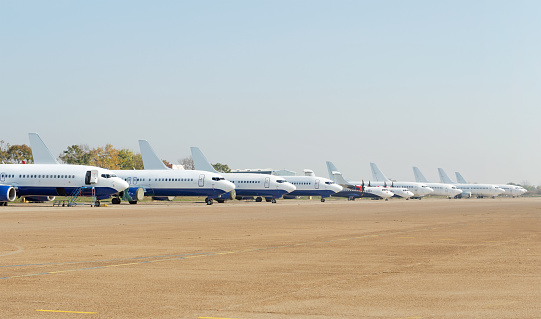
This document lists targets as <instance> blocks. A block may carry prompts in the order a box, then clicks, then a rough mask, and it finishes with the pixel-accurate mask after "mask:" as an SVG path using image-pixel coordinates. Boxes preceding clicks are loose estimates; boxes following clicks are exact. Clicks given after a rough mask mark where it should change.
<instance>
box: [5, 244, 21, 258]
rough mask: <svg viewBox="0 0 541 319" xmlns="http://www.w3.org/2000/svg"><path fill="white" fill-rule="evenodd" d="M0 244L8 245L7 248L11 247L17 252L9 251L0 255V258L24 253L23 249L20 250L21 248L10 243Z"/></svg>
mask: <svg viewBox="0 0 541 319" xmlns="http://www.w3.org/2000/svg"><path fill="white" fill-rule="evenodd" d="M2 244H4V245H8V246H13V247H15V248H17V250H14V251H10V252H9V253H5V254H2V255H0V257H4V256H9V255H15V254H18V253H22V252H23V251H24V248H22V247H21V246H18V245H15V244H10V243H2Z"/></svg>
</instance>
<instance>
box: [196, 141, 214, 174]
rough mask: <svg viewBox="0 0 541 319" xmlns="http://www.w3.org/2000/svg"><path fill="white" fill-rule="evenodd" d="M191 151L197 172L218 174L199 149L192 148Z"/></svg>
mask: <svg viewBox="0 0 541 319" xmlns="http://www.w3.org/2000/svg"><path fill="white" fill-rule="evenodd" d="M190 150H191V151H192V159H193V164H194V166H195V169H196V170H199V171H207V172H213V173H218V172H217V171H216V170H215V169H214V167H212V165H211V164H210V162H209V161H208V159H207V158H206V157H205V154H203V152H201V150H200V149H199V148H198V147H190Z"/></svg>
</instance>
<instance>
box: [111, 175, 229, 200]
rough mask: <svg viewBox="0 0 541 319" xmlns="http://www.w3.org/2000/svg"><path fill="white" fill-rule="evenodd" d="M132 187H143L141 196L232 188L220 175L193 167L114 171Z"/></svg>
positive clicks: (203, 193)
mask: <svg viewBox="0 0 541 319" xmlns="http://www.w3.org/2000/svg"><path fill="white" fill-rule="evenodd" d="M113 172H114V173H115V174H116V175H118V176H119V177H120V178H122V179H124V180H125V181H126V182H127V183H128V184H129V185H130V186H129V187H130V189H132V188H143V190H144V191H145V196H156V197H162V196H163V197H165V196H208V197H217V196H219V195H222V194H224V193H227V192H230V191H232V190H234V189H235V185H233V183H231V182H229V181H227V180H225V179H224V177H223V176H222V175H221V174H217V173H211V172H206V171H197V170H174V169H171V170H114V171H113Z"/></svg>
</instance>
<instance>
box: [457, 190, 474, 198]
mask: <svg viewBox="0 0 541 319" xmlns="http://www.w3.org/2000/svg"><path fill="white" fill-rule="evenodd" d="M471 195H472V194H471V192H465V191H462V193H461V194H458V198H470V197H471Z"/></svg>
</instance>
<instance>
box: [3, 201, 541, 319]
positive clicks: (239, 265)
mask: <svg viewBox="0 0 541 319" xmlns="http://www.w3.org/2000/svg"><path fill="white" fill-rule="evenodd" d="M540 287H541V199H536V198H534V199H531V198H519V199H499V198H498V199H467V200H447V199H428V200H426V199H425V200H421V201H418V200H410V201H405V200H391V201H389V202H383V201H370V200H363V201H359V200H357V201H354V202H348V201H345V200H340V201H337V200H329V201H327V202H325V203H320V202H319V200H314V201H295V200H280V201H278V203H277V204H271V203H254V202H232V203H226V204H214V205H212V206H207V205H205V204H204V203H186V202H173V203H170V204H164V203H159V204H152V203H147V204H143V205H116V206H109V207H99V208H91V207H70V208H68V207H64V208H62V207H60V208H59V207H54V208H53V207H51V205H49V204H16V205H11V206H8V207H1V208H0V317H1V318H240V319H244V318H246V319H247V318H271V319H274V318H410V319H413V318H541V302H540V300H541V288H540Z"/></svg>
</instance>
